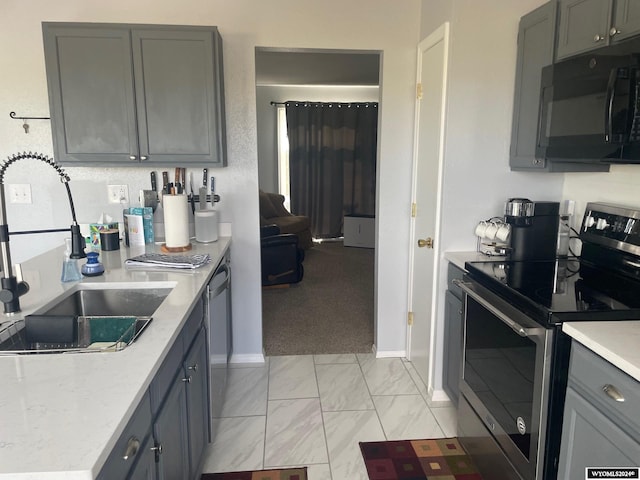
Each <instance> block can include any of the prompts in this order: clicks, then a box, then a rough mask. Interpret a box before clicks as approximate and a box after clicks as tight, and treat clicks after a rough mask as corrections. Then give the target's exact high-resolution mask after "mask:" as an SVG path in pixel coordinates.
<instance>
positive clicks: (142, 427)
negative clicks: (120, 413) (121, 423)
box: [98, 392, 151, 480]
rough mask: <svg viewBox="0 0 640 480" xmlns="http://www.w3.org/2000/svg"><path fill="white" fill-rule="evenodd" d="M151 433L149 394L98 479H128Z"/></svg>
mask: <svg viewBox="0 0 640 480" xmlns="http://www.w3.org/2000/svg"><path fill="white" fill-rule="evenodd" d="M150 433H151V402H150V399H149V392H147V393H146V394H145V395H144V397H143V398H142V401H141V402H140V405H138V408H137V409H136V411H135V413H134V414H133V417H131V420H130V421H129V423H128V424H127V426H126V427H125V429H124V432H122V435H120V438H119V439H118V441H117V442H116V444H115V446H114V447H113V450H112V451H111V455H109V458H108V459H107V461H106V463H105V465H104V467H103V468H102V470H101V472H100V475H99V476H98V478H99V479H100V480H102V479H104V480H108V479H111V478H126V477H127V474H128V472H129V471H130V470H131V468H133V466H134V464H135V462H136V460H137V459H138V457H139V456H141V455H142V454H143V453H144V452H143V447H144V445H145V440H146V438H147V436H148V435H149V434H150Z"/></svg>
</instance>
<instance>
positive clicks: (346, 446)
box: [203, 354, 456, 480]
mask: <svg viewBox="0 0 640 480" xmlns="http://www.w3.org/2000/svg"><path fill="white" fill-rule="evenodd" d="M218 373H220V372H218ZM213 374H214V375H215V374H216V372H215V370H214V372H213ZM213 393H214V395H213V399H214V400H213V401H214V402H219V404H218V405H216V406H215V407H216V408H214V409H213V410H214V419H213V433H214V439H213V443H212V444H211V445H210V446H209V449H208V451H207V457H206V460H205V464H204V469H203V471H204V472H233V471H242V470H260V469H263V468H272V467H273V468H277V467H293V466H307V467H309V469H308V472H309V480H367V479H368V477H367V473H366V470H365V467H364V462H363V461H362V456H361V454H360V448H359V446H358V442H367V441H377V440H407V439H420V438H442V437H451V436H455V435H456V415H455V409H454V408H453V407H452V406H451V405H447V404H445V405H442V406H440V405H439V406H437V407H434V406H432V407H429V406H428V405H427V402H426V388H425V386H424V384H423V383H422V381H421V380H420V377H419V376H418V375H417V373H416V372H415V369H414V367H413V365H412V364H411V362H408V361H406V360H405V359H400V358H379V359H376V358H375V357H374V356H373V355H372V354H357V355H300V356H284V357H270V358H268V359H267V362H266V363H265V364H263V365H259V366H253V365H251V366H232V367H231V368H229V369H228V370H227V388H226V390H225V395H224V398H221V397H220V395H215V393H218V392H213Z"/></svg>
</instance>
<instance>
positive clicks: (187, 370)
mask: <svg viewBox="0 0 640 480" xmlns="http://www.w3.org/2000/svg"><path fill="white" fill-rule="evenodd" d="M208 360H209V355H208V353H207V330H206V328H205V326H204V325H202V327H200V332H199V334H198V336H197V337H196V339H195V340H194V343H193V345H192V347H191V349H190V351H189V353H188V355H187V356H186V358H185V361H184V374H185V377H184V378H185V379H187V383H186V384H185V385H186V393H187V425H188V431H189V465H190V466H191V477H190V478H193V476H194V475H195V474H197V473H198V471H199V468H200V465H201V463H202V460H203V455H204V452H205V449H206V446H207V444H208V443H209V422H208V421H203V419H208V418H209V403H210V402H209V398H210V394H209V375H208V374H207V371H208V370H207V367H206V366H207V364H208Z"/></svg>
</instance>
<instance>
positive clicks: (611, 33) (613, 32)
mask: <svg viewBox="0 0 640 480" xmlns="http://www.w3.org/2000/svg"><path fill="white" fill-rule="evenodd" d="M620 33H622V32H620V30H618V29H617V28H616V27H611V30H609V36H610V37H615V36H616V35H619V34H620Z"/></svg>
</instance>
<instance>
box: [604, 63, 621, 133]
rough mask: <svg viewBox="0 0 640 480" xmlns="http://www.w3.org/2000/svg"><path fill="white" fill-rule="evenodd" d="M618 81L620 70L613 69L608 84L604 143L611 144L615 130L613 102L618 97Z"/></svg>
mask: <svg viewBox="0 0 640 480" xmlns="http://www.w3.org/2000/svg"><path fill="white" fill-rule="evenodd" d="M617 79H618V69H617V68H612V69H611V72H609V81H608V82H607V97H606V100H605V122H604V141H605V142H606V143H610V142H611V135H612V130H613V100H614V98H615V96H616V80H617Z"/></svg>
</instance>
